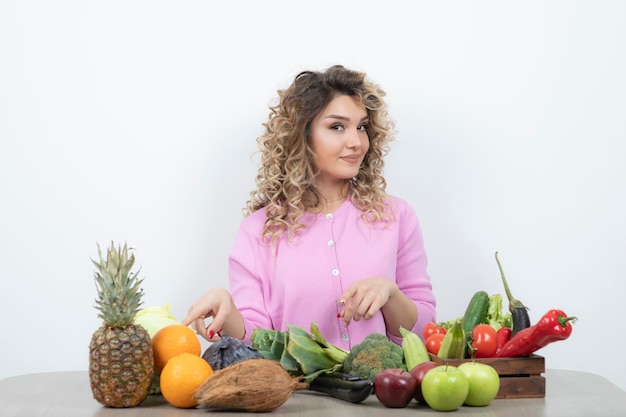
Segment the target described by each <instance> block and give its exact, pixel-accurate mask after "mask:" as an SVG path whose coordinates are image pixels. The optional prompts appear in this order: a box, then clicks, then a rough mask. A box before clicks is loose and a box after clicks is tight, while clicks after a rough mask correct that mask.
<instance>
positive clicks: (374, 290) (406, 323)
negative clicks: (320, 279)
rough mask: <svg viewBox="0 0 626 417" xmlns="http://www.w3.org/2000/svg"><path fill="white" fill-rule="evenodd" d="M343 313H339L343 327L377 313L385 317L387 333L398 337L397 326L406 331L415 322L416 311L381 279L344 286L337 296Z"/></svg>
mask: <svg viewBox="0 0 626 417" xmlns="http://www.w3.org/2000/svg"><path fill="white" fill-rule="evenodd" d="M341 300H342V304H343V305H344V309H343V310H342V311H341V312H340V313H339V317H343V319H344V321H345V322H346V325H348V324H350V322H351V321H352V320H355V321H359V320H361V319H365V320H369V319H371V318H372V317H374V314H376V313H377V312H378V311H379V310H380V311H382V314H383V316H384V317H385V324H386V326H387V331H388V332H389V333H391V334H394V335H396V336H400V326H403V327H405V328H407V329H410V328H412V327H413V325H414V324H415V322H416V321H417V307H416V306H415V304H414V303H413V302H412V301H411V300H410V299H409V298H408V297H407V296H406V295H404V294H403V293H402V291H400V289H399V288H398V286H397V285H396V284H395V283H394V282H391V281H389V280H388V279H385V278H381V277H371V278H365V279H362V280H360V281H357V282H355V283H353V284H352V285H350V286H348V288H346V290H345V291H344V293H343V294H342V296H341Z"/></svg>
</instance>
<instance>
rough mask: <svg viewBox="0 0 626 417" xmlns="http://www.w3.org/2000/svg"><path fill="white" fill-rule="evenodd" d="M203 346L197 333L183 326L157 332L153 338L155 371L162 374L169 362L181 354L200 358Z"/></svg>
mask: <svg viewBox="0 0 626 417" xmlns="http://www.w3.org/2000/svg"><path fill="white" fill-rule="evenodd" d="M201 349H202V346H201V345H200V340H199V339H198V336H197V335H196V332H195V331H193V330H192V329H191V328H189V327H187V326H184V325H182V324H170V325H169V326H165V327H163V328H162V329H161V330H159V331H158V332H156V334H155V335H154V337H153V338H152V352H153V354H154V370H155V372H156V373H157V374H160V373H161V371H162V370H163V367H165V364H166V363H167V361H168V360H170V359H171V358H173V357H174V356H177V355H180V354H181V353H185V352H188V353H192V354H194V355H196V356H200V352H201Z"/></svg>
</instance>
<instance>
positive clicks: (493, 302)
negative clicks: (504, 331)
mask: <svg viewBox="0 0 626 417" xmlns="http://www.w3.org/2000/svg"><path fill="white" fill-rule="evenodd" d="M485 323H487V324H489V325H490V326H491V327H493V328H494V329H496V331H498V330H500V329H501V328H502V327H511V324H512V323H511V312H510V311H507V312H506V313H503V311H502V295H500V294H492V295H490V296H489V308H488V309H487V317H486V318H485Z"/></svg>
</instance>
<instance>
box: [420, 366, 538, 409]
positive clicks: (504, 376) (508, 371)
mask: <svg viewBox="0 0 626 417" xmlns="http://www.w3.org/2000/svg"><path fill="white" fill-rule="evenodd" d="M431 359H432V360H433V362H436V363H438V364H444V363H447V364H449V365H454V366H458V365H460V364H461V363H463V362H469V361H471V359H441V358H439V357H438V356H434V355H431ZM476 362H480V363H486V364H488V365H491V366H493V367H494V369H495V370H496V371H497V372H498V375H500V390H499V391H498V395H497V396H496V398H543V397H545V396H546V379H545V377H543V376H542V375H541V374H542V373H544V372H545V370H546V368H545V359H544V357H543V356H539V355H531V356H525V357H521V358H480V359H476Z"/></svg>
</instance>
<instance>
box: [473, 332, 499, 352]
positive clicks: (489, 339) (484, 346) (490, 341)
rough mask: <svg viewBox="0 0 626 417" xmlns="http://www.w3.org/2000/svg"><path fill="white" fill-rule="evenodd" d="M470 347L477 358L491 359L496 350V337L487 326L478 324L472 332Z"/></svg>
mask: <svg viewBox="0 0 626 417" xmlns="http://www.w3.org/2000/svg"><path fill="white" fill-rule="evenodd" d="M472 347H473V348H475V349H476V357H477V358H492V357H493V356H494V355H495V354H496V351H497V350H498V335H497V333H496V330H495V329H494V328H493V327H491V326H490V325H488V324H478V325H476V327H474V329H473V330H472Z"/></svg>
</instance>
